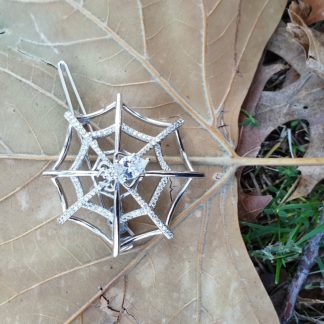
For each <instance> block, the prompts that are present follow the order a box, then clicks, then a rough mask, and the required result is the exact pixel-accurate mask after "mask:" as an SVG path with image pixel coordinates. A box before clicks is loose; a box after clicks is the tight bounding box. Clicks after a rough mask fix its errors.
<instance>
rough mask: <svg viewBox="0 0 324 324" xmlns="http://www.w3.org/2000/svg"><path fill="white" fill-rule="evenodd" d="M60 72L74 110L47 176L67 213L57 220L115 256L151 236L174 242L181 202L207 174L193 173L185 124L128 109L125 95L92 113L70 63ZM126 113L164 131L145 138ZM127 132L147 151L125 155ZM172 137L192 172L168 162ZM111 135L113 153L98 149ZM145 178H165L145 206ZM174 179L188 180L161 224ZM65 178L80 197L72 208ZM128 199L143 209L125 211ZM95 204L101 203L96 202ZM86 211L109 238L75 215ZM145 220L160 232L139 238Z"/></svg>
mask: <svg viewBox="0 0 324 324" xmlns="http://www.w3.org/2000/svg"><path fill="white" fill-rule="evenodd" d="M58 72H59V77H60V80H61V83H62V87H63V90H64V94H65V96H66V101H67V104H68V107H69V111H67V112H66V113H65V114H64V117H65V119H66V120H67V121H68V123H69V126H68V129H67V133H66V138H65V142H64V145H63V148H62V150H61V153H60V155H59V158H58V160H57V161H56V162H55V164H54V165H53V167H52V169H51V170H48V171H46V172H44V175H47V176H51V179H52V182H53V183H54V185H55V186H56V188H57V190H58V193H59V196H60V201H61V205H62V209H63V213H62V215H61V216H60V217H59V218H58V222H59V223H61V224H63V223H65V222H66V221H67V220H69V221H73V222H75V223H77V224H79V225H81V226H83V227H85V228H87V229H88V230H90V231H91V232H92V233H94V234H95V235H97V236H99V237H100V238H101V239H103V240H104V241H105V242H106V243H108V244H109V245H110V246H112V250H113V255H114V256H117V255H118V254H119V253H120V252H123V251H126V250H129V249H131V248H132V247H133V245H134V243H135V242H137V241H140V240H142V239H145V238H147V237H150V236H154V235H159V234H163V235H164V236H165V237H167V238H168V239H171V238H172V237H173V233H172V232H171V230H170V229H169V227H168V225H169V224H170V221H171V218H172V216H173V213H174V210H175V208H176V206H177V204H178V202H179V200H180V198H181V197H182V195H183V194H184V192H185V191H186V190H187V188H188V186H189V184H190V182H191V181H192V179H193V178H194V177H203V176H204V175H203V174H202V173H198V172H195V171H194V170H193V168H192V165H191V163H190V161H189V159H188V157H187V155H186V153H185V151H184V148H183V144H182V140H181V137H180V133H179V128H180V127H181V125H182V124H183V120H182V119H179V120H177V121H176V122H174V123H166V122H162V121H156V120H152V119H150V118H146V117H144V116H142V115H140V114H138V113H137V112H135V111H134V110H132V109H131V108H129V107H128V106H126V105H125V104H124V103H123V102H122V100H121V95H120V94H118V95H117V99H116V101H115V102H113V103H112V104H110V105H109V106H107V107H104V108H102V109H100V110H98V111H95V112H93V113H89V114H87V112H86V110H85V108H84V106H83V103H82V101H81V98H80V96H79V93H78V91H77V89H76V86H75V83H74V81H73V79H72V76H71V73H70V71H69V68H68V66H67V65H66V63H65V62H63V61H60V62H59V63H58ZM66 79H67V81H68V83H67V82H66ZM68 88H69V89H70V91H69V89H68ZM71 90H72V94H73V95H74V97H75V98H76V101H77V104H78V106H79V107H78V108H79V113H76V112H75V107H73V106H72V101H71V97H70V92H71ZM110 112H114V113H115V121H114V124H113V125H110V126H108V127H106V128H102V129H97V127H96V126H95V125H94V124H93V119H94V118H96V117H99V116H102V115H104V114H108V113H110ZM124 113H128V114H129V115H131V116H132V117H133V118H135V119H137V120H141V121H142V122H145V123H147V124H149V125H152V126H157V127H160V128H162V131H160V132H159V133H158V134H157V135H156V136H151V135H148V134H145V133H142V132H140V131H139V130H136V129H134V128H132V127H131V126H129V125H126V124H125V123H124V122H123V114H124ZM75 133H76V135H77V137H78V138H79V141H80V149H79V151H78V153H77V155H76V157H75V160H74V161H73V163H72V165H71V166H70V167H69V168H68V169H67V170H62V169H61V168H60V167H61V165H62V163H63V162H64V161H65V157H66V155H67V152H68V150H69V148H70V146H71V142H72V137H73V135H72V134H75ZM122 133H125V134H127V135H129V136H130V137H132V138H135V139H137V140H139V141H141V142H143V147H142V148H141V149H140V150H139V151H137V152H131V153H130V152H127V151H125V150H124V149H123V148H122V145H121V134H122ZM171 134H174V135H175V137H176V141H177V144H178V147H179V152H180V155H181V157H182V160H183V164H184V166H185V168H186V169H187V170H188V171H173V170H172V169H171V167H170V166H169V165H168V164H167V162H166V161H165V159H164V156H163V153H162V149H161V143H162V142H163V140H164V139H166V138H167V137H168V136H169V135H171ZM111 135H113V136H114V140H113V142H114V143H113V146H114V149H113V150H108V151H106V150H104V149H103V148H102V147H101V145H99V141H100V140H103V139H106V140H107V138H108V137H109V136H111ZM90 150H91V151H92V152H94V157H93V156H91V157H90V153H89V151H90ZM149 151H153V152H154V153H155V156H156V160H157V162H158V165H159V166H160V170H148V168H147V167H148V165H149V159H148V158H147V157H145V155H146V154H148V152H149ZM84 166H86V169H84V168H85V167H84ZM144 177H158V178H159V179H160V180H159V182H158V184H157V186H156V188H155V190H154V191H153V192H152V194H151V198H150V200H149V201H146V200H145V199H144V198H143V197H142V196H141V195H140V193H139V190H138V188H139V186H140V184H141V182H142V180H143V179H144ZM172 177H181V178H184V179H185V183H184V184H183V185H182V187H181V189H180V190H179V192H178V194H177V196H176V197H175V199H174V200H173V201H172V202H171V204H170V206H169V208H166V215H165V220H164V221H162V220H161V219H160V218H159V216H158V215H157V214H156V212H155V207H156V205H157V203H158V201H159V199H160V197H161V194H162V191H163V190H164V189H165V187H166V185H167V183H168V182H169V179H170V178H172ZM60 178H69V179H70V180H71V183H72V185H73V188H74V190H75V193H76V198H77V200H76V202H74V203H73V204H70V205H68V202H67V198H66V194H65V191H64V189H63V185H62V183H61V182H60ZM84 178H87V179H90V180H91V183H92V185H91V187H90V189H89V190H88V191H87V192H85V188H84V185H83V183H82V179H84ZM128 196H130V197H132V198H133V200H134V201H135V202H136V204H137V205H138V208H135V209H133V210H131V211H128V212H124V210H123V203H124V200H125V198H126V197H128ZM93 199H96V200H97V201H99V202H94V201H93ZM107 199H108V200H109V199H110V201H111V204H109V205H107ZM81 209H87V210H90V211H91V212H94V213H96V214H98V215H100V216H102V217H104V218H105V219H106V223H107V225H108V229H110V233H111V234H107V233H106V232H105V231H103V230H102V229H100V228H98V227H97V226H95V225H94V224H92V223H90V222H88V221H87V220H85V219H84V218H81V217H80V216H76V213H78V214H79V213H80V212H81ZM145 215H146V216H148V217H149V218H150V219H151V221H152V223H153V224H154V225H155V226H156V229H155V230H151V231H148V232H144V233H139V234H136V233H134V232H133V231H132V230H131V228H130V227H129V224H128V222H129V221H130V220H132V219H134V218H136V217H140V216H145Z"/></svg>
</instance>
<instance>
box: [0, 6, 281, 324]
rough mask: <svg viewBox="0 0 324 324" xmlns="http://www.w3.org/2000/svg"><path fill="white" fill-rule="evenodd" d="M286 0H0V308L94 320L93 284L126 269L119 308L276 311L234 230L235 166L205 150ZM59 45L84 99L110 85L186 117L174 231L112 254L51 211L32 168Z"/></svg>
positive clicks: (51, 200)
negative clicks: (195, 173)
mask: <svg viewBox="0 0 324 324" xmlns="http://www.w3.org/2000/svg"><path fill="white" fill-rule="evenodd" d="M285 4H286V1H282V0H273V1H271V2H270V1H266V0H261V1H260V0H258V1H250V2H247V1H245V2H244V1H239V0H231V1H208V2H201V3H200V2H199V3H198V2H196V1H185V2H184V1H172V2H171V1H142V2H140V1H126V0H122V1H121V0H118V1H117V0H114V1H99V0H98V1H74V0H65V1H34V0H31V1H29V2H28V1H10V2H9V1H5V0H2V1H0V12H1V28H2V30H3V31H4V32H3V33H1V35H0V40H1V42H0V77H1V90H2V91H1V110H0V129H1V131H0V134H1V137H0V139H1V142H0V147H1V152H0V153H1V154H2V156H3V157H6V158H2V159H1V160H0V164H1V166H0V169H1V176H2V179H1V186H0V195H1V198H0V201H1V216H2V217H1V230H0V231H1V234H0V237H1V243H0V246H1V248H0V257H1V258H0V260H1V261H0V266H1V269H2V271H1V290H0V291H1V292H0V305H1V312H0V320H1V322H23V323H37V322H59V323H62V322H65V321H66V320H68V319H70V320H72V319H73V318H76V317H78V316H83V318H84V319H87V322H88V323H96V322H97V321H96V318H97V317H96V316H97V314H98V313H100V316H101V318H102V316H103V314H105V313H104V312H102V311H101V310H100V309H99V308H98V307H97V308H93V307H94V306H92V305H93V303H94V302H95V301H97V302H98V301H99V299H100V296H101V295H102V291H101V290H99V289H98V287H99V286H100V287H104V290H107V289H108V293H111V291H112V290H114V291H115V293H116V294H117V295H118V296H123V295H124V290H123V288H122V287H121V285H122V283H120V281H121V280H122V279H121V278H123V277H124V274H126V273H127V274H128V277H129V287H128V289H127V294H126V296H125V298H126V303H125V307H126V309H127V310H128V312H129V314H131V315H129V314H128V313H127V312H123V314H122V320H123V318H128V319H129V316H130V317H132V316H134V317H135V318H136V319H137V320H138V321H139V322H140V323H143V322H145V321H146V322H160V321H161V320H162V319H163V318H165V319H168V318H169V319H172V318H174V319H175V321H176V322H184V323H190V322H193V321H198V322H199V321H200V322H204V323H208V322H215V321H220V322H224V323H225V322H228V323H233V322H238V321H243V322H249V323H260V322H262V323H264V322H271V323H276V322H278V319H277V316H276V313H275V311H274V309H273V307H272V305H271V302H270V300H269V297H268V295H267V294H266V292H265V290H264V288H263V286H262V284H261V282H260V280H259V278H258V276H257V273H256V271H255V269H254V267H253V264H252V262H251V261H250V259H249V256H248V254H247V252H246V249H245V246H244V243H243V241H242V237H241V234H240V230H239V226H238V219H237V206H236V205H237V188H236V182H235V177H234V167H232V166H231V165H230V163H228V164H226V165H224V166H217V165H216V166H215V165H207V164H208V163H207V162H206V161H209V160H208V159H209V158H210V157H231V156H233V155H234V151H233V147H234V143H235V142H236V141H237V133H238V129H237V120H238V115H239V110H240V107H241V104H242V101H243V99H244V97H245V95H246V93H247V91H248V87H249V84H250V83H251V80H252V78H253V74H254V72H255V70H256V67H257V63H258V61H259V58H260V56H261V54H262V51H263V48H264V46H265V44H266V42H267V40H268V38H269V37H270V35H271V34H272V32H273V30H274V28H275V26H276V25H277V23H278V21H279V19H280V16H281V14H282V12H283V10H284V7H285ZM61 59H63V60H65V61H66V62H67V63H68V64H69V66H70V69H71V71H72V73H73V76H74V78H75V81H76V84H77V87H78V89H79V92H80V94H81V97H82V99H83V102H84V105H85V107H86V109H87V111H88V112H93V111H95V110H97V109H98V108H100V107H103V106H105V105H107V104H109V103H110V102H112V101H113V100H114V98H115V96H116V93H118V92H122V94H123V100H124V101H125V102H126V103H127V104H128V105H130V106H131V107H133V108H134V109H135V110H136V111H139V112H140V113H142V114H143V115H145V116H147V117H152V118H155V119H162V120H169V119H170V118H171V117H172V116H181V117H183V118H184V119H185V121H186V122H185V126H184V127H183V129H182V130H181V134H182V136H183V139H184V145H185V147H186V149H187V153H188V155H189V157H192V158H194V160H195V161H198V163H197V164H196V165H195V168H196V169H197V170H199V171H204V172H205V173H206V177H205V179H203V180H202V181H200V182H199V183H198V182H197V181H195V183H194V184H193V185H192V186H191V188H190V190H189V191H188V194H187V195H186V196H185V199H184V200H183V204H182V205H181V206H179V208H178V210H177V215H178V217H177V218H176V220H175V222H174V232H175V240H173V241H166V240H164V239H162V238H155V239H152V240H150V241H149V242H148V243H147V244H146V245H144V246H143V247H139V248H138V249H137V250H133V251H132V252H129V253H125V254H124V255H122V256H120V257H118V258H117V259H113V258H112V257H111V255H110V252H111V251H110V250H109V248H107V246H106V245H105V244H104V243H103V242H102V241H101V240H99V239H98V238H97V237H94V236H93V235H92V234H91V233H89V232H87V231H86V230H85V229H83V228H81V227H78V226H76V225H75V224H73V223H71V222H70V223H68V224H65V225H64V226H60V225H58V224H57V223H56V222H55V219H56V217H57V216H58V215H59V214H60V212H61V207H60V203H59V199H58V197H57V195H56V192H55V190H54V188H53V187H52V185H51V183H50V181H49V180H48V179H46V178H43V177H40V174H41V172H42V170H43V169H44V168H46V167H47V162H46V161H49V160H53V159H54V158H53V156H55V155H57V154H58V152H59V150H60V148H61V146H62V143H63V139H64V136H65V131H66V123H65V121H64V118H63V113H64V112H65V111H66V109H67V107H66V104H65V102H64V96H63V92H62V89H61V86H60V84H59V80H58V76H57V71H56V69H55V68H53V67H54V66H55V65H56V63H57V62H58V61H59V60H61ZM223 122H224V123H226V125H227V126H226V127H220V128H218V127H219V126H220V125H221V124H222V123H223ZM108 123H110V121H109V119H107V118H102V119H101V120H100V123H99V125H100V126H103V125H107V124H108ZM221 132H224V134H222V133H221ZM166 153H167V156H169V157H172V156H173V154H174V152H173V151H172V147H171V148H169V149H168V150H167V151H166ZM45 160H46V161H45ZM98 222H101V220H98ZM101 225H102V226H104V221H102V223H101ZM137 225H138V226H142V227H143V226H145V224H137ZM115 284H116V286H114V285H115ZM116 294H115V295H116ZM85 309H88V311H89V312H91V316H90V317H87V316H88V315H87V314H88V311H86V312H84V310H85ZM80 314H83V315H80ZM98 316H99V315H98ZM132 318H133V317H132ZM132 320H134V318H133V319H132ZM84 322H85V321H84Z"/></svg>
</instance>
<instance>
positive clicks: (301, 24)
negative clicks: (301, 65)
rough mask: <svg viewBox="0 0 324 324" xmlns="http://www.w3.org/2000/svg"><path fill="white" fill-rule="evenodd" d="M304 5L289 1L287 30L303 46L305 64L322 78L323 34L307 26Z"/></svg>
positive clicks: (323, 60) (323, 63)
mask: <svg viewBox="0 0 324 324" xmlns="http://www.w3.org/2000/svg"><path fill="white" fill-rule="evenodd" d="M305 6H306V7H307V5H305V4H304V3H303V2H299V3H298V4H297V3H296V2H292V3H291V5H290V7H289V10H288V12H289V16H290V19H291V23H289V24H288V25H287V30H288V31H289V32H290V33H291V34H292V35H293V36H294V37H295V39H296V40H297V41H298V42H299V43H300V44H301V45H302V46H303V47H304V49H305V52H306V55H307V60H306V64H307V66H308V67H309V68H310V69H311V70H314V71H315V72H316V73H317V74H318V75H319V76H321V77H322V78H323V77H324V34H323V33H321V32H319V31H317V30H314V29H312V28H309V27H308V26H307V24H306V18H307V17H308V15H309V13H308V11H307V9H305Z"/></svg>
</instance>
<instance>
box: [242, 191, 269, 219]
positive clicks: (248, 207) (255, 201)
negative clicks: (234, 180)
mask: <svg viewBox="0 0 324 324" xmlns="http://www.w3.org/2000/svg"><path fill="white" fill-rule="evenodd" d="M271 200H272V196H271V195H265V196H259V195H249V194H246V193H244V192H240V193H239V199H238V210H239V218H240V220H244V221H248V222H255V221H256V219H257V217H258V216H259V215H260V213H261V212H262V211H263V209H264V208H265V207H266V206H267V205H268V204H269V202H270V201H271Z"/></svg>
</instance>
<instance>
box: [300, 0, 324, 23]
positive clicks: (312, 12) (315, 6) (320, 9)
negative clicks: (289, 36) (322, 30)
mask: <svg viewBox="0 0 324 324" xmlns="http://www.w3.org/2000/svg"><path fill="white" fill-rule="evenodd" d="M304 3H305V4H306V5H307V6H308V7H309V10H307V11H308V13H307V16H306V17H305V22H306V24H307V25H312V24H314V23H317V22H319V21H322V20H324V2H323V1H322V0H304Z"/></svg>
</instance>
